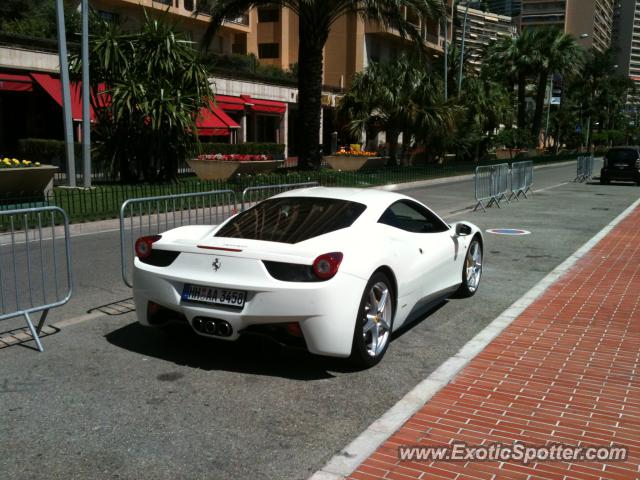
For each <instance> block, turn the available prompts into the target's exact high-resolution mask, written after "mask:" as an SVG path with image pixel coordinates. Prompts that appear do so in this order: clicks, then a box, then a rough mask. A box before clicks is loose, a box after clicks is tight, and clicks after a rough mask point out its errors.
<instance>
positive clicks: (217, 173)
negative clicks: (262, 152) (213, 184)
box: [187, 158, 284, 180]
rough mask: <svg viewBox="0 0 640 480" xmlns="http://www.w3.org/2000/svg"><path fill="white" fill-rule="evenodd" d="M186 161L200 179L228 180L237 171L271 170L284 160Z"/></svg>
mask: <svg viewBox="0 0 640 480" xmlns="http://www.w3.org/2000/svg"><path fill="white" fill-rule="evenodd" d="M187 163H188V164H189V167H190V168H191V170H193V172H194V173H195V174H196V175H197V176H198V178H199V179H200V180H228V179H230V178H231V177H232V176H234V175H235V174H237V173H242V174H252V175H253V174H256V173H269V172H273V171H274V170H275V169H276V168H278V167H279V166H280V165H282V164H283V163H284V160H264V161H262V160H261V161H255V162H240V161H233V160H198V159H197V158H192V159H188V160H187Z"/></svg>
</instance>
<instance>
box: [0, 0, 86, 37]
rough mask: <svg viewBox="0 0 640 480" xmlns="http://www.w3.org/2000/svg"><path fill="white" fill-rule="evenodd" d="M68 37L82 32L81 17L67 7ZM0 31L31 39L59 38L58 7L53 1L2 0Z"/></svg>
mask: <svg viewBox="0 0 640 480" xmlns="http://www.w3.org/2000/svg"><path fill="white" fill-rule="evenodd" d="M64 16H65V23H66V29H67V35H72V34H74V33H79V32H80V16H79V15H78V12H77V11H76V10H75V9H73V8H71V7H70V6H65V12H64ZM0 30H1V31H3V32H6V33H15V34H18V35H24V36H29V37H42V38H57V35H58V31H57V27H56V5H55V2H54V1H53V0H2V2H0Z"/></svg>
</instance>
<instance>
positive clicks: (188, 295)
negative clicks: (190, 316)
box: [182, 285, 247, 308]
mask: <svg viewBox="0 0 640 480" xmlns="http://www.w3.org/2000/svg"><path fill="white" fill-rule="evenodd" d="M246 298H247V292H242V291H239V290H227V289H225V288H216V287H200V286H198V285H185V286H184V290H183V291H182V300H183V301H188V302H199V303H211V304H214V305H226V306H228V307H235V308H242V307H244V301H245V299H246Z"/></svg>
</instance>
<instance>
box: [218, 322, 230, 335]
mask: <svg viewBox="0 0 640 480" xmlns="http://www.w3.org/2000/svg"><path fill="white" fill-rule="evenodd" d="M232 333H233V327H231V325H230V324H229V322H225V321H224V320H223V321H222V322H220V323H218V325H217V328H216V335H218V336H220V337H230V336H231V334H232Z"/></svg>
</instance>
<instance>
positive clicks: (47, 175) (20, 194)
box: [0, 157, 58, 200]
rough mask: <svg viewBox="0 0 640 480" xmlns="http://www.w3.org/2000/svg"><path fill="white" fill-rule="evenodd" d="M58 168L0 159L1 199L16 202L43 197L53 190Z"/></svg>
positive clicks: (15, 159)
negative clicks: (54, 177) (22, 199)
mask: <svg viewBox="0 0 640 480" xmlns="http://www.w3.org/2000/svg"><path fill="white" fill-rule="evenodd" d="M57 171H58V167H54V166H52V165H41V164H40V163H39V162H31V161H29V160H18V159H17V158H7V157H4V158H2V157H0V192H2V197H3V198H9V199H11V200H14V199H16V200H18V199H20V198H29V199H33V198H34V197H40V196H44V195H45V194H46V193H48V192H49V191H50V190H51V189H52V188H53V176H54V174H55V173H56V172H57Z"/></svg>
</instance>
